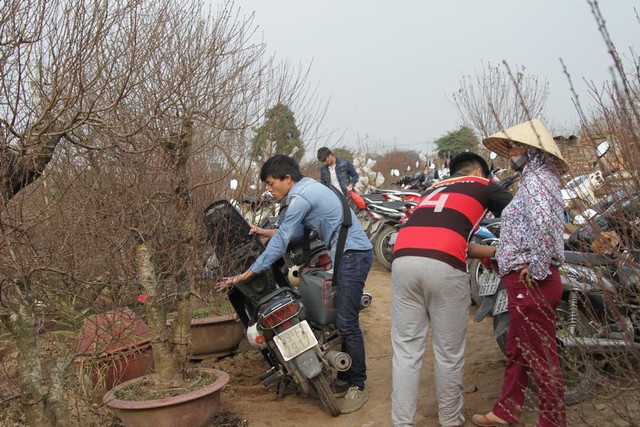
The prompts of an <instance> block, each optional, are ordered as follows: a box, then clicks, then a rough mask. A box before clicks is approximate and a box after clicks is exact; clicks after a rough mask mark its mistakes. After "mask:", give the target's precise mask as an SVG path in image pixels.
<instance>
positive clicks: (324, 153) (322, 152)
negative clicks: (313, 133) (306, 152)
mask: <svg viewBox="0 0 640 427" xmlns="http://www.w3.org/2000/svg"><path fill="white" fill-rule="evenodd" d="M329 154H333V153H331V150H329V149H328V148H327V147H321V148H319V149H318V160H320V161H321V162H324V159H326V158H327V157H328V156H329Z"/></svg>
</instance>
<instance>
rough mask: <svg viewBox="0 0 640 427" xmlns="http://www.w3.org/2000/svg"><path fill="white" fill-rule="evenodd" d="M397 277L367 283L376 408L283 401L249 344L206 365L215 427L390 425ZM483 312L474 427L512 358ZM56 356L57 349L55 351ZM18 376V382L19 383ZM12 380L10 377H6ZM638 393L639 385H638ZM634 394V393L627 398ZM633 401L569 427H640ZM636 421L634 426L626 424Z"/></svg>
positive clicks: (90, 411) (88, 418) (470, 338)
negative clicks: (346, 409)
mask: <svg viewBox="0 0 640 427" xmlns="http://www.w3.org/2000/svg"><path fill="white" fill-rule="evenodd" d="M390 283H391V275H390V273H389V272H388V271H387V270H385V269H384V268H383V267H382V266H380V265H379V264H377V263H374V266H373V268H372V270H371V273H370V275H369V278H368V280H367V287H366V291H367V292H369V293H370V294H371V295H372V296H373V303H372V305H371V307H369V308H367V309H366V310H364V311H363V312H362V313H361V316H360V318H361V323H362V329H363V332H364V339H365V345H366V351H367V368H368V369H367V372H368V380H367V390H368V392H369V401H368V403H367V404H366V405H365V406H364V407H363V408H362V409H360V410H359V411H357V412H354V413H352V414H348V415H340V416H338V417H335V418H334V417H331V416H329V415H328V414H327V413H326V412H325V411H324V410H323V408H322V404H321V403H320V401H319V400H318V399H317V398H314V397H313V396H305V395H301V394H300V393H298V392H297V391H296V390H295V389H294V388H293V387H292V388H291V389H290V390H289V391H288V392H287V394H286V395H285V396H284V397H283V398H282V399H279V398H277V396H276V394H275V392H274V391H273V390H266V389H265V388H264V387H263V386H262V384H261V383H260V381H259V379H258V377H259V376H260V375H261V374H263V373H264V372H265V371H266V369H267V365H266V362H265V361H264V359H263V358H262V356H261V355H260V353H259V352H258V351H257V350H255V349H253V348H251V347H250V346H249V345H248V343H246V341H245V340H243V341H242V343H241V345H240V347H239V349H238V351H237V352H236V354H234V355H233V356H228V357H225V358H222V359H219V360H205V361H203V362H201V363H200V364H201V366H205V367H215V368H217V369H221V370H224V371H226V372H227V373H229V375H230V376H231V380H230V382H229V384H228V385H227V387H226V388H225V390H224V391H223V394H222V399H221V407H220V409H219V411H218V412H217V414H216V418H215V419H214V422H213V423H212V424H211V425H212V426H216V427H246V426H250V427H261V426H270V427H275V426H278V427H294V426H309V427H311V426H324V427H343V426H344V427H347V426H349V427H351V426H362V427H374V426H375V427H378V426H380V427H382V426H389V425H390V424H391V423H390V408H391V402H390V393H391V355H392V350H391V342H390V336H389V330H390V323H391V300H390V297H391V296H390ZM475 311H476V307H475V306H473V307H471V312H470V314H469V327H468V335H467V351H466V367H465V377H464V387H465V409H464V414H465V416H466V417H467V424H466V425H467V426H471V425H472V423H471V422H470V418H471V415H472V414H474V413H484V412H486V411H488V410H489V409H490V408H491V405H492V403H493V401H494V400H495V398H496V397H497V395H498V394H499V392H500V387H501V384H502V375H503V370H504V366H505V359H504V357H503V355H502V353H501V352H500V350H499V349H498V346H497V344H496V342H495V340H494V338H493V336H492V322H491V319H490V318H487V319H485V320H484V321H483V322H482V323H480V324H477V323H474V322H473V316H474V314H475ZM52 350H53V349H52ZM5 356H6V357H5V358H4V361H3V367H4V368H3V369H4V370H5V371H6V369H7V367H9V369H15V366H16V364H15V363H7V360H10V359H14V358H17V357H19V356H18V354H17V352H16V351H10V352H9V355H5ZM15 374H16V373H15V371H13V372H12V375H9V376H10V377H13V378H16V375H15ZM5 378H6V377H5ZM635 385H636V386H638V384H635ZM9 386H10V385H9V384H3V385H2V390H0V398H1V399H0V426H2V427H4V426H15V427H22V426H25V425H26V424H25V419H24V415H23V414H22V412H21V410H20V406H19V405H18V399H15V398H13V399H12V398H9V399H7V397H8V396H11V395H12V394H15V390H16V387H15V384H13V385H11V386H10V387H9ZM627 393H628V392H627ZM632 393H634V395H633V396H634V398H633V399H627V398H626V397H625V395H623V394H620V393H604V392H602V390H601V389H598V393H597V396H595V397H593V398H591V399H589V400H588V401H586V402H583V403H582V404H580V405H575V406H572V407H570V408H569V412H568V424H567V425H568V426H599V427H601V426H616V427H624V426H634V425H640V424H637V423H638V421H636V420H635V419H634V418H633V417H629V414H636V416H637V414H640V408H638V405H637V402H638V401H639V400H640V399H638V395H640V392H638V391H637V390H635V391H632ZM71 407H72V412H73V417H74V419H75V420H80V421H79V423H78V424H75V423H74V425H80V426H111V427H119V426H121V424H120V422H119V420H118V419H117V417H116V416H115V414H114V413H113V412H111V411H110V410H109V409H107V408H105V407H103V406H101V405H98V404H93V405H90V406H87V405H84V404H82V403H81V402H73V401H72V402H71ZM535 418H536V412H535V402H534V401H533V398H530V399H528V403H527V404H526V407H525V417H524V420H523V423H522V424H521V425H524V426H533V425H535ZM624 419H627V420H629V419H631V421H624ZM416 425H417V426H428V427H430V426H438V421H437V412H436V401H435V390H434V385H433V356H432V351H431V349H430V347H429V348H428V349H427V351H426V352H425V356H424V363H423V370H422V375H421V395H420V399H419V404H418V418H417V424H416Z"/></svg>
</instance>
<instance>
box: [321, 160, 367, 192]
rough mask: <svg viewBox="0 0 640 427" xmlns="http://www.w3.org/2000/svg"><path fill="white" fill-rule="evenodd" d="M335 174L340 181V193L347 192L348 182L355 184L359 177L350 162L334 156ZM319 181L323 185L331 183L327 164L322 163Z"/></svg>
mask: <svg viewBox="0 0 640 427" xmlns="http://www.w3.org/2000/svg"><path fill="white" fill-rule="evenodd" d="M336 176H337V177H338V182H339V183H340V189H341V190H342V193H344V194H347V191H348V190H347V187H348V186H349V184H353V185H355V184H356V183H357V182H358V179H359V178H360V177H359V176H358V172H356V168H354V167H353V165H352V164H351V162H349V161H348V160H344V159H339V158H337V157H336ZM320 182H321V183H323V184H324V185H331V172H329V166H327V165H324V166H322V169H320Z"/></svg>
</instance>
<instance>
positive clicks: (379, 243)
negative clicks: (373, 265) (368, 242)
mask: <svg viewBox="0 0 640 427" xmlns="http://www.w3.org/2000/svg"><path fill="white" fill-rule="evenodd" d="M396 232H397V230H396V228H395V227H392V226H390V225H387V226H384V227H383V228H382V230H380V232H379V233H378V235H377V236H376V238H375V240H374V242H373V253H374V254H375V256H376V258H377V259H378V261H379V262H380V264H382V265H383V267H384V268H386V269H387V270H389V271H391V261H392V260H393V246H391V245H390V244H389V240H390V239H391V236H392V235H393V233H396Z"/></svg>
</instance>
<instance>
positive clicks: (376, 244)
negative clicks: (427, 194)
mask: <svg viewBox="0 0 640 427" xmlns="http://www.w3.org/2000/svg"><path fill="white" fill-rule="evenodd" d="M378 191H379V192H377V193H370V194H365V195H364V196H362V198H363V199H364V201H365V202H366V204H367V207H366V209H363V210H362V211H360V212H358V214H357V215H356V216H357V217H358V220H359V221H360V224H362V228H363V230H364V232H365V233H366V234H367V237H368V238H369V240H370V241H371V243H372V244H373V253H374V255H375V256H376V259H377V260H378V261H379V262H380V264H382V265H383V266H384V267H385V268H386V269H387V270H391V252H390V249H393V248H392V247H390V246H389V238H390V236H391V234H392V233H393V231H394V230H395V226H396V225H397V224H399V223H400V222H401V221H402V220H403V219H404V218H405V217H406V216H407V215H410V213H411V210H412V209H413V208H414V207H415V205H416V202H415V201H414V200H415V199H416V198H417V197H418V196H419V195H417V194H415V193H413V192H398V191H394V190H378Z"/></svg>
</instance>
